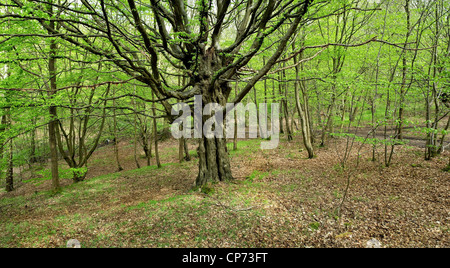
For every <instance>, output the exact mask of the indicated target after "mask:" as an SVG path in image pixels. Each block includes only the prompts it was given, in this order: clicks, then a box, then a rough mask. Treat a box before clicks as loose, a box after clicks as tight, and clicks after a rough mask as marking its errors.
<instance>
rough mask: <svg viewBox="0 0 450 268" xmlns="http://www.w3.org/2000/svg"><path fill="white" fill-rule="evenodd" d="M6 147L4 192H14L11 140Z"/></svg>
mask: <svg viewBox="0 0 450 268" xmlns="http://www.w3.org/2000/svg"><path fill="white" fill-rule="evenodd" d="M8 121H9V123H10V122H11V121H10V120H8ZM8 143H9V145H8V166H7V169H6V189H5V190H6V191H7V192H12V191H14V164H13V139H11V140H10V141H9V142H8Z"/></svg>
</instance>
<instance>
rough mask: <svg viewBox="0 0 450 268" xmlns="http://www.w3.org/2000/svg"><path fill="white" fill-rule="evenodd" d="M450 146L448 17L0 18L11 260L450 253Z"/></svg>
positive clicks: (133, 4) (421, 12) (399, 13)
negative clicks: (33, 252) (181, 252)
mask: <svg viewBox="0 0 450 268" xmlns="http://www.w3.org/2000/svg"><path fill="white" fill-rule="evenodd" d="M196 97H199V98H200V99H201V100H202V105H203V107H205V106H206V105H208V104H213V103H217V104H219V106H221V107H225V106H226V104H227V103H231V104H238V103H242V104H244V105H248V104H254V105H255V107H256V109H259V107H261V106H260V104H267V107H268V109H269V118H268V122H269V124H271V125H274V124H275V123H276V122H279V130H280V133H279V137H278V138H279V144H278V147H277V148H275V149H270V150H269V149H268V150H264V149H261V146H260V145H261V143H262V142H264V141H267V140H271V139H274V137H261V135H260V136H258V137H257V138H252V135H251V134H252V130H253V131H255V129H256V132H257V133H260V134H261V133H262V126H260V125H255V126H253V125H252V123H248V121H247V120H244V121H245V122H239V123H242V124H244V127H245V129H246V132H247V136H246V137H245V138H242V137H239V138H238V135H237V131H236V130H234V131H235V132H234V134H235V135H234V136H233V138H229V137H209V136H203V137H191V138H186V137H181V138H175V137H174V136H173V135H172V134H173V132H172V131H171V130H172V129H173V128H174V126H175V128H180V129H181V128H183V127H185V126H182V125H177V124H175V122H176V119H177V116H176V115H174V113H173V109H174V107H175V106H176V105H177V104H178V103H186V104H188V107H190V108H191V109H194V99H195V98H196ZM273 104H278V106H273V107H277V109H279V110H277V114H278V115H279V118H273V115H274V113H271V107H272V105H273ZM203 107H202V108H203ZM230 114H231V115H232V116H234V117H235V118H236V117H237V113H236V112H234V111H233V112H231V113H230ZM258 115H259V113H256V115H254V116H255V117H257V119H258V120H257V123H258V122H259V123H260V122H261V118H260V117H259V116H258ZM252 116H253V115H252V114H251V112H249V113H247V114H246V119H249V118H252ZM271 116H272V117H271ZM210 118H211V115H209V116H208V115H203V116H202V117H200V121H201V122H199V123H201V124H204V123H207V122H208V120H209V119H210ZM276 119H277V120H278V121H277V120H276ZM234 124H235V125H234V127H235V128H234V129H237V124H238V120H234ZM218 127H221V128H222V129H226V128H228V127H230V126H229V125H225V124H223V125H221V126H215V128H218ZM254 127H256V128H254ZM449 127H450V1H449V0H434V1H430V0H331V1H325V0H288V1H286V0H278V1H275V0H148V1H141V0H113V1H112V0H96V1H94V0H0V187H1V188H0V247H2V248H5V247H8V248H11V247H13V248H17V247H22V248H23V247H31V248H42V247H44V248H45V247H52V248H58V247H67V241H69V240H70V239H77V241H79V242H80V244H81V247H89V248H99V247H100V248H102V247H106V248H110V247H133V248H135V247H146V248H161V247H170V248H186V247H192V248H209V247H224V248H254V247H258V248H261V247H265V248H286V247H288V248H310V247H313V248H336V247H345V248H361V247H362V248H364V247H386V248H392V247H406V248H411V247H412V248H436V247H446V248H448V247H450V173H449V172H450V152H449V151H450V135H449ZM185 131H186V130H185ZM189 131H191V129H189Z"/></svg>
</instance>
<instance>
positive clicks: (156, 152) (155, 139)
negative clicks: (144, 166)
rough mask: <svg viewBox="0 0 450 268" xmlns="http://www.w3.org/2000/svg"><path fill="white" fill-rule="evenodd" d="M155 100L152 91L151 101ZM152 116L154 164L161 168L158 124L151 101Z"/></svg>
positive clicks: (154, 106) (154, 107)
mask: <svg viewBox="0 0 450 268" xmlns="http://www.w3.org/2000/svg"><path fill="white" fill-rule="evenodd" d="M154 100H155V94H154V93H153V92H152V101H154ZM152 116H153V138H154V142H155V159H156V166H157V167H158V168H161V167H162V166H161V162H160V160H159V150H158V125H157V124H156V105H155V103H154V102H153V104H152Z"/></svg>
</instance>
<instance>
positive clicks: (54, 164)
mask: <svg viewBox="0 0 450 268" xmlns="http://www.w3.org/2000/svg"><path fill="white" fill-rule="evenodd" d="M48 11H49V13H50V14H53V6H52V5H49V6H48ZM50 28H51V29H52V30H55V28H56V27H55V22H54V21H53V20H50ZM48 33H49V34H51V31H48ZM56 49H57V44H56V42H55V40H54V39H51V40H50V58H49V60H48V71H49V76H50V90H49V91H48V95H49V99H50V101H51V102H53V95H55V94H56V90H57V88H56V58H55V56H56ZM49 114H50V123H49V124H48V139H49V147H50V159H51V161H50V162H51V173H52V187H53V190H54V191H58V190H59V189H60V188H61V186H60V183H59V170H58V146H57V136H56V135H57V134H56V131H57V127H58V123H57V118H58V113H57V109H56V106H55V105H54V104H51V105H50V107H49Z"/></svg>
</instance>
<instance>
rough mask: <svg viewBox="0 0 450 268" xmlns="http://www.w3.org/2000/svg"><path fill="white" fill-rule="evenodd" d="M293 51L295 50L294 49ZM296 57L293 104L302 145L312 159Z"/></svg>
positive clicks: (312, 153) (311, 147)
mask: <svg viewBox="0 0 450 268" xmlns="http://www.w3.org/2000/svg"><path fill="white" fill-rule="evenodd" d="M294 50H295V49H294ZM297 62H298V61H297V56H295V57H294V65H296V67H295V75H296V80H297V81H296V82H295V86H294V89H295V103H296V107H297V111H298V114H299V116H300V123H301V127H302V137H303V144H304V145H305V148H306V150H307V151H308V158H310V159H312V158H314V149H313V146H312V143H311V137H310V136H311V133H310V128H309V127H308V121H309V120H308V116H307V114H305V111H304V109H303V108H302V104H301V102H300V94H299V85H300V81H299V79H300V76H299V69H300V68H299V66H297Z"/></svg>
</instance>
